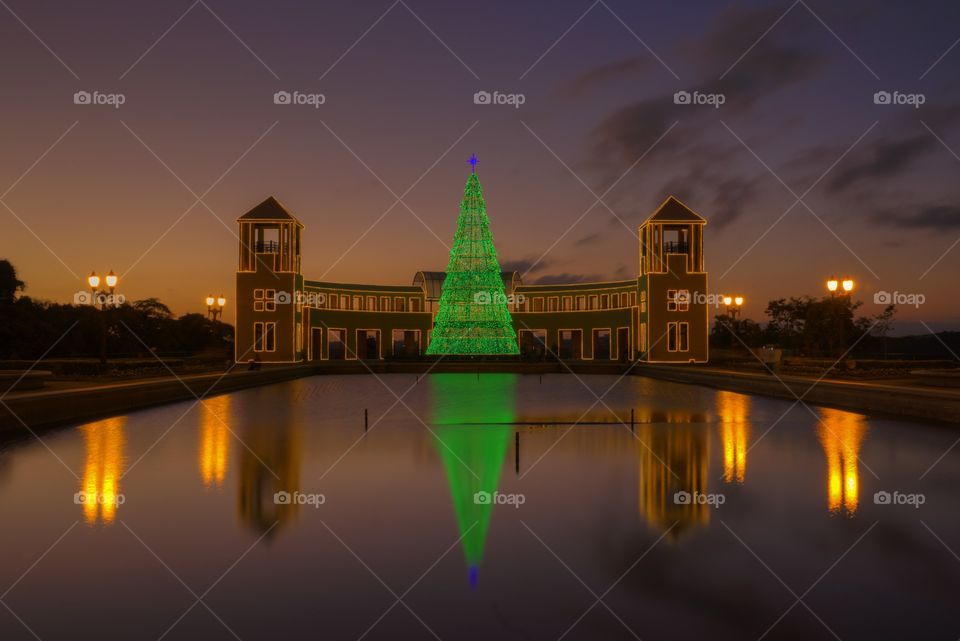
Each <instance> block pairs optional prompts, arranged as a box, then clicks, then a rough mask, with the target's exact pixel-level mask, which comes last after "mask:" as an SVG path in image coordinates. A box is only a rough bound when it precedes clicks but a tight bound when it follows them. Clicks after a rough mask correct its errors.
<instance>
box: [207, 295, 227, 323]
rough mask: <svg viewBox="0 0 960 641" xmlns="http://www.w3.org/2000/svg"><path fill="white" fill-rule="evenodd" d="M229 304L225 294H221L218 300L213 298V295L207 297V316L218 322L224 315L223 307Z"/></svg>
mask: <svg viewBox="0 0 960 641" xmlns="http://www.w3.org/2000/svg"><path fill="white" fill-rule="evenodd" d="M226 304H227V299H226V298H224V296H223V294H220V295H219V296H217V297H216V298H214V297H213V294H210V295H208V296H207V315H208V316H210V319H211V320H214V321H215V320H217V319H218V318H219V317H220V315H221V314H223V306H224V305H226Z"/></svg>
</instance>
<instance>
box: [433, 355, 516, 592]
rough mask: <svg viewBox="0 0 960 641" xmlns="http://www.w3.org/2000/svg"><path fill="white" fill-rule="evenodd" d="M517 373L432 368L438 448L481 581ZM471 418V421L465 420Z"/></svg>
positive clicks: (473, 577) (466, 550) (474, 576)
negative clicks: (436, 370) (437, 370)
mask: <svg viewBox="0 0 960 641" xmlns="http://www.w3.org/2000/svg"><path fill="white" fill-rule="evenodd" d="M516 385H517V375H516V374H485V375H484V376H483V378H482V379H480V380H478V379H475V378H474V377H473V376H472V375H465V374H433V375H431V377H430V389H431V393H432V396H433V416H432V420H433V423H434V424H437V425H438V426H439V427H438V428H437V430H436V432H435V436H436V444H437V449H438V451H439V452H440V457H441V458H442V459H443V467H444V470H445V471H446V473H447V482H448V483H449V485H450V496H451V498H452V499H453V508H454V512H455V514H456V517H457V527H458V528H459V530H460V536H461V540H460V544H461V546H462V547H463V554H464V557H465V558H466V561H467V566H468V568H469V571H470V585H471V586H472V587H474V588H475V587H476V586H477V582H478V578H479V570H480V564H481V562H482V561H483V549H484V545H485V544H486V540H487V533H488V531H489V530H490V520H491V518H492V516H493V497H494V495H495V493H496V492H497V489H498V487H499V484H500V471H501V468H502V467H503V460H504V457H505V455H506V453H507V449H508V447H509V445H510V435H511V434H512V432H513V428H512V427H511V426H510V425H509V423H512V422H513V421H514V420H516V419H515V414H514V409H513V407H514V394H515V390H516ZM465 423H469V424H465Z"/></svg>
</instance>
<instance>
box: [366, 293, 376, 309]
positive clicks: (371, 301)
mask: <svg viewBox="0 0 960 641" xmlns="http://www.w3.org/2000/svg"><path fill="white" fill-rule="evenodd" d="M367 311H368V312H375V311H377V298H376V296H367Z"/></svg>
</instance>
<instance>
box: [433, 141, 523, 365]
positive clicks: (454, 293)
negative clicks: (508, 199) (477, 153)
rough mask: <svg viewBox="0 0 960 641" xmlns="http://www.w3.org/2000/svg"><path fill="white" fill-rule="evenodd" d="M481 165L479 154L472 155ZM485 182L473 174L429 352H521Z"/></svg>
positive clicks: (466, 193)
mask: <svg viewBox="0 0 960 641" xmlns="http://www.w3.org/2000/svg"><path fill="white" fill-rule="evenodd" d="M470 161H471V163H473V164H474V165H476V157H474V158H471V159H470ZM519 353H520V350H519V349H518V347H517V341H516V338H515V336H514V333H513V322H512V320H511V319H510V312H509V311H508V310H507V297H506V294H505V292H504V289H503V278H502V277H501V275H500V265H499V263H498V262H497V251H496V249H494V247H493V236H492V235H491V234H490V220H489V219H488V218H487V207H486V204H485V203H484V201H483V188H482V187H481V186H480V180H479V179H478V178H477V174H476V172H474V173H471V174H470V177H469V178H467V185H466V187H465V188H464V191H463V202H461V203H460V218H459V219H458V220H457V233H456V235H455V236H454V237H453V249H452V250H451V251H450V264H449V265H448V266H447V277H446V279H445V280H444V281H443V289H442V291H441V293H440V311H439V312H437V322H436V325H435V326H434V329H433V337H432V338H431V339H430V345H429V347H428V348H427V354H519Z"/></svg>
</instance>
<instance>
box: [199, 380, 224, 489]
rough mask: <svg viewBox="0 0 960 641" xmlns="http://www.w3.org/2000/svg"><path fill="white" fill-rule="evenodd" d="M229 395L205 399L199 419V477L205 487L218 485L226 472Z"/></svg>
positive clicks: (221, 482)
mask: <svg viewBox="0 0 960 641" xmlns="http://www.w3.org/2000/svg"><path fill="white" fill-rule="evenodd" d="M230 398H231V397H230V395H229V394H221V395H220V396H214V397H213V398H210V399H207V400H205V401H204V402H203V403H202V404H201V407H202V410H201V412H202V414H201V419H200V421H201V422H200V449H199V451H198V458H199V464H200V477H201V478H202V479H203V484H204V485H205V486H206V487H211V486H216V487H220V486H221V485H222V484H223V479H224V477H225V476H226V474H227V459H228V458H229V453H230V430H229V428H228V427H227V420H228V419H229V417H230Z"/></svg>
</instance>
